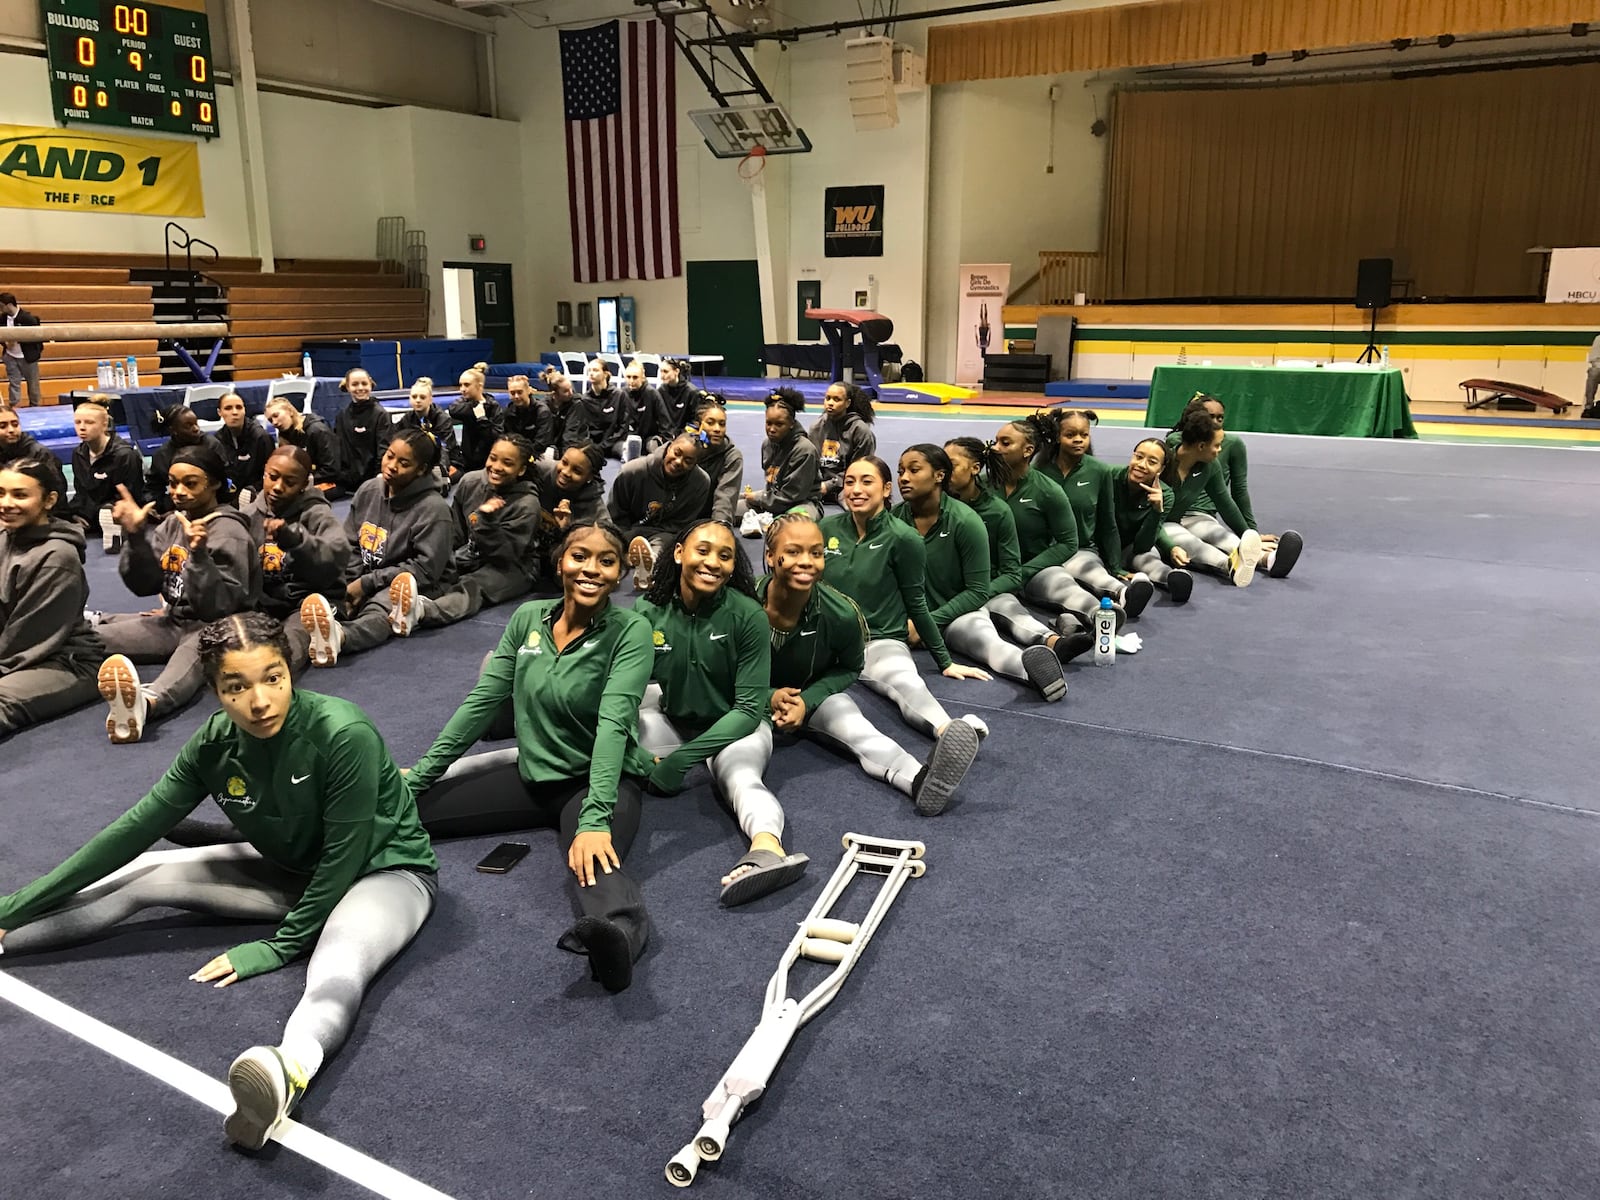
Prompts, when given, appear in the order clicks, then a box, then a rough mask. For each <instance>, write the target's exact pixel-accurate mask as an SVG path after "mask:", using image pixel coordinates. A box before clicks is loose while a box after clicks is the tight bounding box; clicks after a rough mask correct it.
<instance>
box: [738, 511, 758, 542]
mask: <svg viewBox="0 0 1600 1200" xmlns="http://www.w3.org/2000/svg"><path fill="white" fill-rule="evenodd" d="M739 536H740V537H747V538H758V537H760V536H761V514H760V513H758V512H757V511H756V510H755V509H753V508H750V509H746V510H745V514H744V520H742V521H740V522H739Z"/></svg>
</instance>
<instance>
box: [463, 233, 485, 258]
mask: <svg viewBox="0 0 1600 1200" xmlns="http://www.w3.org/2000/svg"><path fill="white" fill-rule="evenodd" d="M488 248H489V241H488V239H487V238H485V237H484V236H483V234H481V233H473V234H468V235H467V249H469V250H470V251H471V252H472V253H473V254H482V253H483V252H484V251H485V250H487V249H488Z"/></svg>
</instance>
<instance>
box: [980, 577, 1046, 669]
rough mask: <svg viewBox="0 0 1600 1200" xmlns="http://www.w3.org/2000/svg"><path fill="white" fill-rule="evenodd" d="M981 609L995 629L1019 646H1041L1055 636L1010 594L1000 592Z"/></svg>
mask: <svg viewBox="0 0 1600 1200" xmlns="http://www.w3.org/2000/svg"><path fill="white" fill-rule="evenodd" d="M983 607H984V611H986V612H987V613H988V614H989V615H990V616H991V617H993V618H994V623H995V628H997V629H998V630H999V631H1000V632H1001V634H1002V635H1004V636H1005V637H1008V638H1010V639H1011V640H1012V641H1013V642H1015V643H1016V644H1017V645H1019V646H1042V645H1044V644H1045V643H1046V642H1048V641H1049V640H1050V639H1051V638H1052V637H1054V636H1055V630H1053V629H1051V628H1050V627H1049V626H1048V625H1046V624H1045V623H1044V622H1043V621H1041V620H1039V618H1038V617H1036V616H1034V615H1033V614H1032V613H1031V612H1029V611H1028V607H1027V605H1025V604H1023V603H1022V601H1021V600H1018V599H1017V598H1016V597H1015V596H1013V595H1012V594H1011V593H1010V592H1001V593H1000V594H999V595H998V596H994V597H992V598H991V599H990V600H989V602H988V603H987V604H985V605H984V606H983ZM962 653H963V654H966V653H969V651H966V650H963V651H962Z"/></svg>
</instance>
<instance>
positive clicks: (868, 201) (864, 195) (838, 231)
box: [822, 183, 883, 258]
mask: <svg viewBox="0 0 1600 1200" xmlns="http://www.w3.org/2000/svg"><path fill="white" fill-rule="evenodd" d="M822 253H823V256H824V257H826V258H882V257H883V185H882V184H881V183H880V184H872V185H869V186H866V187H831V188H828V189H827V191H826V192H824V193H823V200H822Z"/></svg>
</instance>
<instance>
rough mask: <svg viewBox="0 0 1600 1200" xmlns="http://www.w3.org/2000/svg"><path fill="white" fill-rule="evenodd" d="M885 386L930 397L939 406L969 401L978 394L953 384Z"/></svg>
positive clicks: (895, 384)
mask: <svg viewBox="0 0 1600 1200" xmlns="http://www.w3.org/2000/svg"><path fill="white" fill-rule="evenodd" d="M886 386H888V387H891V388H898V389H900V390H901V391H903V392H915V393H917V394H918V395H919V396H930V397H932V398H933V399H935V400H937V401H938V402H939V403H940V404H949V403H951V402H952V401H956V400H971V399H972V398H973V397H974V396H976V395H977V394H978V393H977V392H975V391H973V389H971V388H964V387H957V386H956V385H955V384H953V383H891V384H887V385H886Z"/></svg>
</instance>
